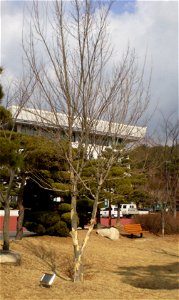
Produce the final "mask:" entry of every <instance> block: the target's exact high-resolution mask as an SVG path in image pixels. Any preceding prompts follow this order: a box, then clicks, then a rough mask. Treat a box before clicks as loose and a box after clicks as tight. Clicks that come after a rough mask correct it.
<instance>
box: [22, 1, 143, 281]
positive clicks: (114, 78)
mask: <svg viewBox="0 0 179 300" xmlns="http://www.w3.org/2000/svg"><path fill="white" fill-rule="evenodd" d="M110 8H111V3H107V2H103V1H99V2H96V1H89V0H84V1H78V0H75V1H73V2H70V3H69V2H68V3H64V1H53V2H48V3H45V4H44V3H38V2H34V3H33V7H32V8H31V20H30V23H29V33H28V34H27V35H26V36H24V39H23V47H24V51H25V55H26V59H27V62H28V65H29V67H30V70H31V71H32V72H33V73H34V75H35V78H36V90H35V94H34V95H35V97H34V98H35V99H36V101H34V102H33V105H34V114H35V115H36V117H37V119H38V120H39V119H40V120H41V122H42V123H44V126H53V128H57V131H58V136H60V137H61V138H62V137H63V138H64V137H65V138H66V139H67V141H68V151H67V152H66V161H67V163H68V166H69V172H70V183H71V226H72V229H71V236H72V241H73V247H74V278H73V279H74V281H82V280H83V256H84V249H85V247H86V244H87V241H88V239H89V237H90V234H91V232H92V230H93V227H94V224H95V218H96V213H97V207H98V203H99V198H100V193H101V191H102V189H103V184H104V182H105V180H106V178H107V177H108V174H109V171H110V169H111V167H112V166H113V164H114V163H115V162H116V160H118V158H119V156H120V155H121V148H122V147H121V145H120V144H119V142H120V141H121V139H123V142H124V143H126V142H128V141H129V140H133V141H135V139H136V138H137V139H139V138H140V137H143V136H144V135H145V130H146V128H141V127H136V126H135V125H137V122H138V120H139V119H140V118H141V116H142V115H143V113H144V111H145V109H146V108H147V104H148V101H149V93H148V91H149V86H147V87H146V89H144V84H143V76H144V67H145V62H144V64H143V68H142V70H140V71H139V69H138V68H137V63H136V55H135V51H131V50H130V49H128V50H127V51H126V53H125V54H124V56H123V58H122V59H121V62H119V63H118V65H117V64H116V63H115V66H113V67H112V68H108V64H109V62H110V60H111V57H112V49H111V46H110V39H109V35H108V30H107V29H108V15H109V13H110ZM40 100H41V102H40ZM31 105H32V103H31ZM42 108H43V109H44V108H46V109H48V110H49V111H50V112H46V113H45V112H43V113H42V111H41V109H42ZM29 111H30V110H29ZM126 124H127V125H126ZM59 147H60V145H59ZM74 147H76V151H75V152H74V150H73V149H74ZM107 147H110V149H111V150H110V155H104V151H105V149H106V148H107ZM95 157H98V162H97V164H96V171H95V175H93V176H94V182H95V186H96V188H95V189H91V188H90V185H89V184H88V181H84V180H82V172H83V169H84V167H85V165H86V160H87V158H95ZM78 158H79V159H78ZM79 183H80V184H83V186H84V188H85V189H86V191H87V192H88V194H90V195H91V197H92V198H93V199H94V205H93V211H92V217H91V221H90V226H89V229H88V231H87V233H86V236H85V238H84V239H83V240H82V241H80V240H79V236H78V231H77V213H76V202H77V195H78V184H79Z"/></svg>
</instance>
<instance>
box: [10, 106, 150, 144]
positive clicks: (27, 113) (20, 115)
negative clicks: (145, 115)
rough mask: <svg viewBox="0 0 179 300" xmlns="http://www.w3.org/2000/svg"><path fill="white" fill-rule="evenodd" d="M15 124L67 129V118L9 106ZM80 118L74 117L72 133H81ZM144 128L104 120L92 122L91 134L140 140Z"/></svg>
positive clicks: (44, 111)
mask: <svg viewBox="0 0 179 300" xmlns="http://www.w3.org/2000/svg"><path fill="white" fill-rule="evenodd" d="M8 109H9V110H10V111H11V113H12V116H13V118H14V119H15V122H16V123H17V124H29V125H34V126H35V125H36V126H43V127H44V126H45V127H53V128H59V127H63V128H67V127H68V118H67V115H66V114H65V113H53V112H50V111H47V110H39V109H33V108H27V107H24V108H22V109H21V108H20V107H19V106H15V105H13V106H10V107H9V108H8ZM81 120H82V119H81V118H79V117H76V119H75V120H74V123H73V129H74V131H81ZM146 130H147V128H146V127H142V126H132V125H125V124H119V123H114V122H112V123H110V122H108V121H105V120H93V128H92V133H93V134H100V135H106V134H107V135H109V136H112V135H115V136H117V137H120V138H124V137H128V138H130V139H132V140H133V139H134V140H135V139H141V138H144V137H145V134H146Z"/></svg>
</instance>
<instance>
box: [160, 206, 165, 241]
mask: <svg viewBox="0 0 179 300" xmlns="http://www.w3.org/2000/svg"><path fill="white" fill-rule="evenodd" d="M161 217H162V236H163V237H164V235H165V211H164V209H163V208H162V212H161Z"/></svg>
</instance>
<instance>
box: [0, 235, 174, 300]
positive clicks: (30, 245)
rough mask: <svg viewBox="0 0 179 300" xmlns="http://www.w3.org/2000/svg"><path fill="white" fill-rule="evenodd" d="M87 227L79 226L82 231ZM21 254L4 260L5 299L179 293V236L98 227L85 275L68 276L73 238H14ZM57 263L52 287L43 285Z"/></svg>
mask: <svg viewBox="0 0 179 300" xmlns="http://www.w3.org/2000/svg"><path fill="white" fill-rule="evenodd" d="M83 234H84V231H80V236H81V237H82V236H83ZM11 249H12V250H15V251H18V252H19V253H20V254H21V256H22V262H21V265H20V266H12V265H11V266H10V265H1V266H0V275H1V292H0V295H1V300H4V299H11V300H12V299H13V300H15V299H19V300H21V299H29V300H35V299H43V300H44V299H53V300H56V299H58V300H59V299H61V300H62V299H74V300H78V299H80V300H82V299H84V300H87V299H95V300H97V299H111V300H112V299H127V300H129V299H132V300H134V299H142V300H144V299H145V300H148V299H151V300H153V299H172V300H174V299H176V300H177V299H178V296H179V289H178V288H179V282H178V272H179V267H178V258H179V253H178V236H176V235H175V236H167V237H165V238H162V237H158V236H154V235H151V234H149V233H147V234H145V237H144V238H134V239H131V238H128V237H126V236H121V237H120V239H119V240H118V241H111V240H109V239H106V238H103V237H100V236H98V235H97V234H96V233H95V232H93V233H92V237H91V239H90V241H89V244H88V246H87V249H86V252H85V281H84V283H78V284H75V283H73V282H71V281H68V280H65V279H67V278H68V275H69V274H70V271H71V257H72V256H71V255H72V249H73V248H72V244H71V238H59V237H49V236H44V237H26V238H24V239H23V240H22V241H12V242H11ZM52 265H56V268H57V270H58V273H59V275H60V276H61V277H56V279H55V281H54V284H53V286H52V287H51V288H50V289H48V288H44V287H40V286H39V281H40V278H41V276H42V274H43V273H44V272H51V269H52Z"/></svg>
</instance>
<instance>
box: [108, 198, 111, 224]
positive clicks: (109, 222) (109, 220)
mask: <svg viewBox="0 0 179 300" xmlns="http://www.w3.org/2000/svg"><path fill="white" fill-rule="evenodd" d="M108 225H109V227H111V200H109V219H108Z"/></svg>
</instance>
